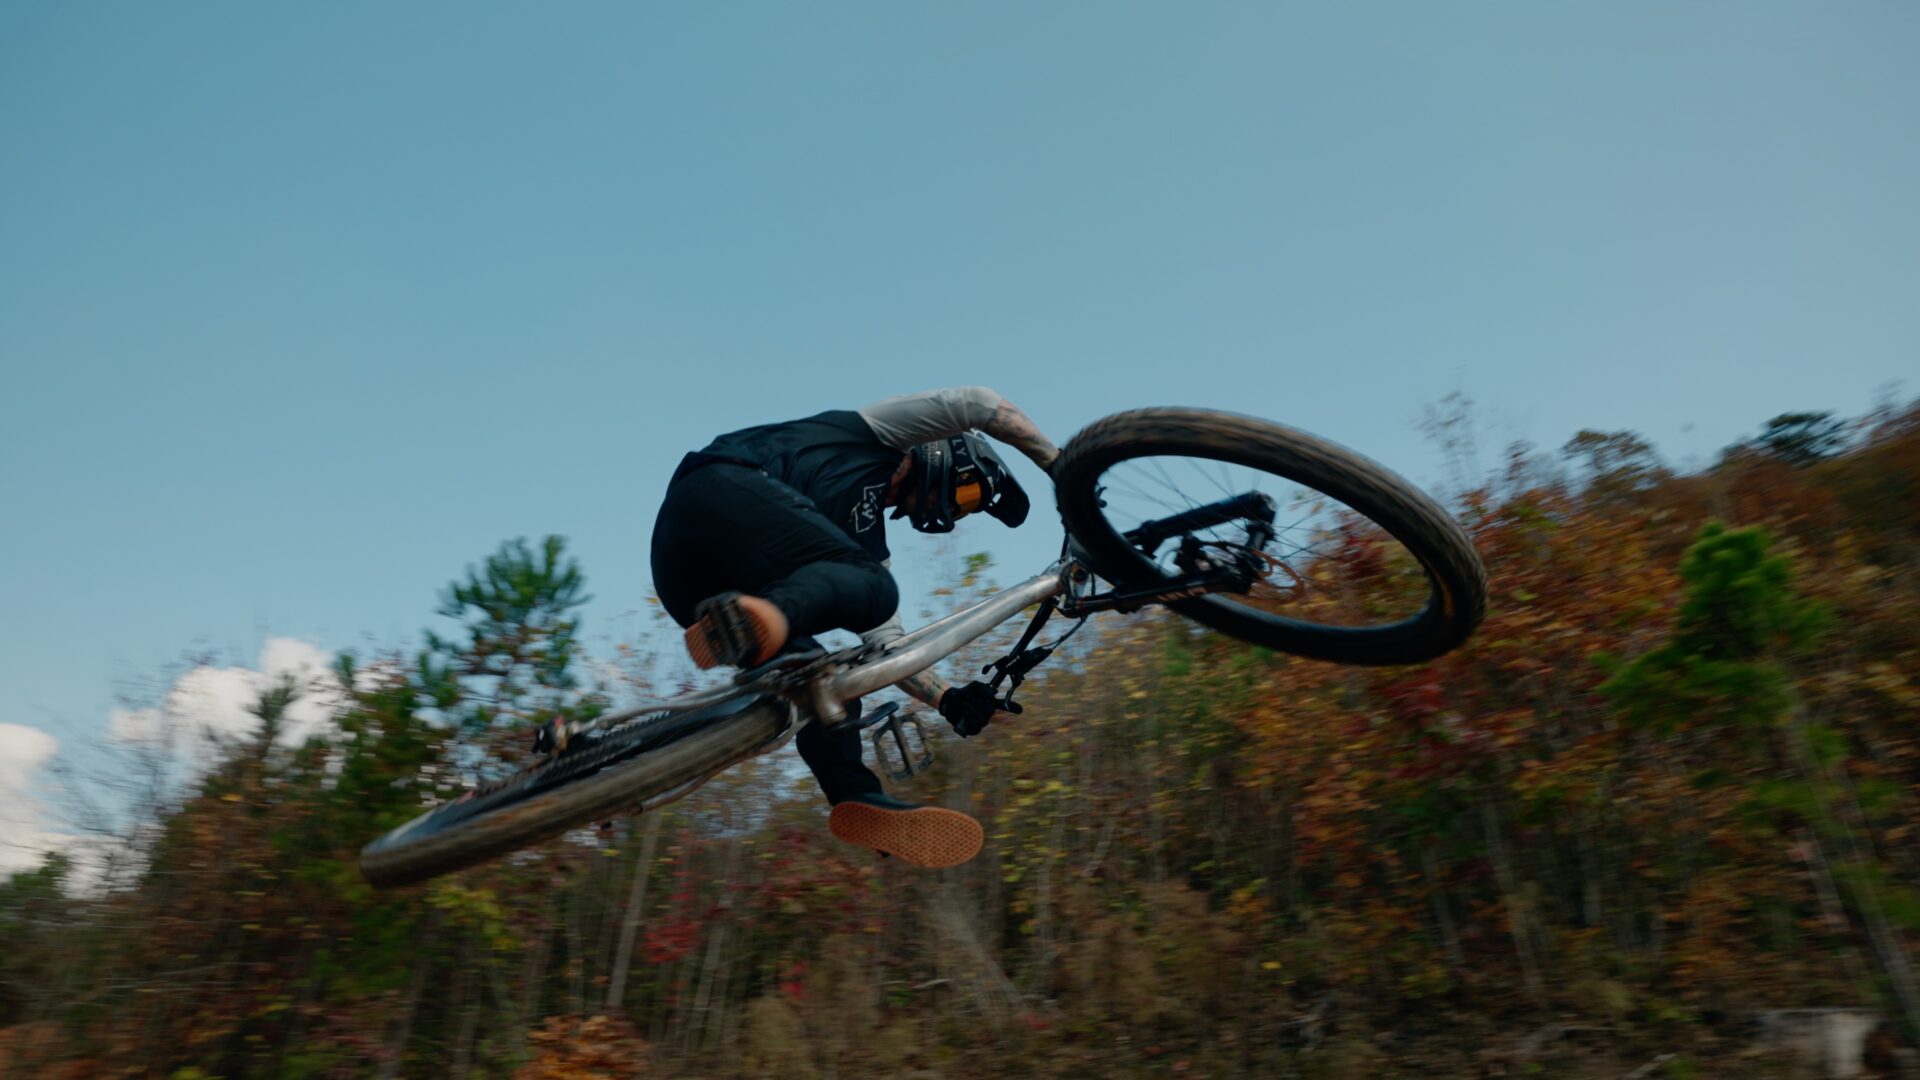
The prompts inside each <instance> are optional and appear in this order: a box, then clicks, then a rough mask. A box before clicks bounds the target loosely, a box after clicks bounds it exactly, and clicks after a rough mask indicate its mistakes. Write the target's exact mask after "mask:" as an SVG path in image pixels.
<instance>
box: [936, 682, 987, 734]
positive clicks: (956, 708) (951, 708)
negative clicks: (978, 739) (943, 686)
mask: <svg viewBox="0 0 1920 1080" xmlns="http://www.w3.org/2000/svg"><path fill="white" fill-rule="evenodd" d="M939 709H940V715H941V716H943V717H946V720H947V723H949V724H952V725H953V730H954V731H956V732H958V733H959V735H960V737H961V738H963V739H965V738H971V737H972V736H975V735H978V734H980V733H981V732H982V731H984V730H986V727H987V724H988V722H989V721H991V720H992V719H993V714H994V713H995V712H997V711H999V709H1000V699H999V698H997V697H995V696H994V693H993V687H991V686H988V685H987V684H986V683H983V682H979V681H975V682H970V683H968V684H967V685H965V686H953V687H948V688H947V692H946V693H944V694H941V695H940V705H939Z"/></svg>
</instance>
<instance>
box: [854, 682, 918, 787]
mask: <svg viewBox="0 0 1920 1080" xmlns="http://www.w3.org/2000/svg"><path fill="white" fill-rule="evenodd" d="M902 721H904V722H905V724H907V725H911V726H912V727H913V735H914V741H916V742H918V743H919V744H920V747H919V749H918V750H917V751H916V750H915V749H914V748H913V747H911V746H909V745H908V743H907V734H906V727H905V726H903V724H902ZM860 726H861V727H863V728H867V727H870V728H873V729H874V730H873V734H872V735H869V736H868V738H869V739H871V740H872V741H873V759H874V763H875V764H876V765H878V766H880V768H881V769H882V770H884V771H885V772H886V774H887V777H888V779H891V780H911V779H913V778H914V777H916V776H919V775H920V774H921V773H923V772H926V771H927V770H928V769H929V768H931V767H932V766H933V742H932V740H930V739H928V738H927V729H926V726H925V725H923V724H921V723H920V717H919V716H917V715H915V714H914V713H908V712H901V711H900V703H899V702H897V701H889V702H887V703H886V704H885V705H882V706H880V707H879V708H878V709H875V710H873V712H872V713H871V714H870V715H867V716H864V717H861V718H860ZM888 736H892V739H891V740H890V741H891V742H892V744H893V747H894V750H893V754H892V755H890V754H889V752H888V750H887V744H888V742H889V739H888ZM893 756H897V757H898V759H899V762H900V767H899V768H897V769H896V768H894V767H893V760H892V758H893Z"/></svg>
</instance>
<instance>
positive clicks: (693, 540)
mask: <svg viewBox="0 0 1920 1080" xmlns="http://www.w3.org/2000/svg"><path fill="white" fill-rule="evenodd" d="M975 432H984V433H985V434H987V435H991V436H993V437H994V438H995V439H998V440H1000V441H1001V442H1003V443H1006V444H1007V445H1009V446H1012V447H1014V448H1016V449H1018V450H1019V451H1020V452H1021V453H1023V454H1025V455H1026V456H1027V457H1028V458H1030V459H1032V460H1033V462H1034V464H1036V465H1038V466H1040V467H1041V468H1042V469H1047V468H1049V467H1050V466H1052V464H1053V461H1054V459H1055V458H1057V457H1058V456H1059V455H1060V451H1059V449H1058V448H1057V447H1055V446H1054V445H1053V443H1052V442H1051V441H1049V440H1048V439H1047V437H1046V436H1045V435H1043V434H1041V432H1040V429H1039V428H1037V427H1035V426H1034V423H1033V421H1032V420H1029V419H1028V418H1027V416H1026V414H1025V413H1022V412H1021V411H1020V410H1019V409H1018V408H1016V407H1014V405H1013V403H1012V402H1010V401H1007V400H1006V399H1005V398H1002V397H1001V396H1000V395H999V394H996V393H994V392H993V391H992V390H989V389H987V388H986V387H983V386H962V387H954V388H951V389H947V390H934V391H929V392H927V393H920V394H906V395H903V396H901V397H895V398H888V399H886V400H885V401H878V402H875V403H873V404H871V405H868V406H866V407H864V408H861V409H857V410H833V411H829V412H823V413H819V414H817V415H815V416H809V417H806V418H804V419H800V420H790V421H787V422H785V423H779V424H763V425H761V426H759V427H751V428H745V429H743V430H740V431H735V432H732V433H731V434H727V435H722V436H720V437H719V438H717V439H715V440H714V441H713V442H712V443H710V444H709V445H708V446H707V447H706V448H705V449H704V450H699V451H696V452H694V453H691V454H688V455H687V456H686V458H685V459H684V460H682V461H681V463H680V467H679V468H678V469H677V470H676V471H675V472H674V474H673V479H672V481H671V482H670V483H669V484H668V485H667V494H666V499H665V501H664V502H663V503H662V504H661V506H660V515H659V518H658V519H657V520H656V521H655V523H654V528H653V580H654V584H655V586H656V587H657V588H658V589H659V591H660V602H661V604H662V605H664V606H665V607H666V609H667V614H669V615H671V616H672V617H673V619H674V621H675V622H677V623H679V624H680V625H681V626H683V627H686V637H687V649H688V651H689V652H690V653H692V655H693V659H694V662H695V663H696V664H699V665H700V666H701V667H704V668H710V667H717V666H719V665H722V664H727V665H733V666H736V667H752V666H754V665H756V664H761V663H764V662H766V661H768V660H770V659H772V658H773V657H775V656H777V655H779V654H780V653H782V652H787V651H797V650H804V649H810V648H813V647H815V646H814V642H813V641H812V639H811V635H813V634H818V633H822V632H824V631H827V630H850V631H853V632H854V633H857V634H859V635H860V638H861V640H862V641H864V642H867V643H868V644H884V643H886V642H889V641H892V640H894V639H895V638H898V637H900V636H901V633H902V631H901V627H900V618H899V615H898V608H899V603H900V593H899V589H898V588H897V587H896V586H895V585H894V581H893V575H892V573H891V572H890V571H889V570H888V550H887V540H886V519H887V515H886V514H885V513H884V511H885V510H886V509H887V508H889V507H891V508H892V510H893V513H892V515H891V516H892V517H893V518H896V519H897V518H900V517H906V518H907V519H908V520H909V521H910V522H911V523H912V525H913V527H914V528H915V529H917V530H919V531H921V532H926V533H943V532H947V531H949V530H951V529H952V528H953V523H954V521H955V520H957V519H959V518H962V517H965V516H966V515H968V514H971V513H975V512H979V511H985V512H986V513H987V514H989V515H991V516H993V517H995V518H998V519H999V520H1000V521H1002V522H1004V523H1005V524H1006V525H1008V526H1009V527H1011V526H1017V525H1019V524H1020V523H1021V522H1022V521H1024V520H1026V517H1027V510H1028V500H1027V495H1026V492H1024V491H1022V490H1021V488H1020V485H1019V483H1018V482H1017V481H1016V480H1015V479H1014V477H1013V474H1012V472H1010V471H1009V470H1008V469H1007V467H1006V465H1005V463H1004V462H1002V461H1001V460H1000V458H999V457H998V455H996V454H995V453H994V451H993V449H992V446H991V445H990V444H989V443H988V442H987V441H986V440H985V439H983V438H981V437H980V436H979V435H978V434H975ZM898 687H899V689H901V690H903V691H905V692H906V693H907V694H909V695H911V696H913V697H914V698H917V699H919V700H920V701H923V702H925V703H926V704H928V705H931V706H933V707H934V708H935V709H937V710H939V713H940V715H941V716H943V717H945V718H946V720H947V722H948V723H949V724H951V725H953V729H954V730H955V731H956V732H958V733H959V734H960V735H961V736H963V737H966V736H972V735H977V734H979V733H980V731H981V730H982V729H983V728H985V727H986V726H987V723H988V722H989V721H990V720H991V719H992V718H993V714H994V713H995V712H996V711H997V710H998V708H999V705H1000V702H999V700H998V699H997V698H996V697H995V696H994V692H993V690H992V688H991V687H989V686H988V685H987V684H986V683H983V682H979V681H975V682H970V683H968V684H967V685H965V686H960V687H954V686H950V685H948V684H947V682H946V681H945V680H943V679H941V678H940V677H939V676H938V675H936V674H935V673H933V672H932V671H925V672H921V673H920V674H918V675H915V676H912V677H911V678H908V679H906V680H904V681H902V682H900V683H899V684H898ZM847 713H848V717H849V719H852V718H857V717H858V716H859V715H860V703H859V702H858V701H853V702H848V703H847ZM795 742H796V745H797V746H798V747H799V750H800V756H801V758H802V759H804V760H805V761H806V763H807V766H808V767H809V768H811V769H812V770H813V775H814V778H815V779H817V780H818V781H819V782H820V789H821V790H822V791H823V792H825V794H826V796H827V802H828V803H830V804H831V805H832V806H833V810H832V813H831V815H830V817H829V824H830V826H831V828H832V829H833V834H834V835H835V836H837V837H839V838H840V839H842V840H845V841H847V842H849V843H853V844H859V845H861V846H864V847H869V848H873V849H874V850H876V851H880V852H883V853H886V854H889V855H894V856H897V857H899V858H901V859H904V860H906V861H907V862H911V863H913V864H915V865H918V866H927V867H943V866H954V865H957V864H959V863H963V862H966V861H967V860H968V859H971V858H973V857H974V855H975V854H977V853H978V852H979V850H980V844H981V839H982V834H981V830H980V823H979V822H977V821H975V820H974V819H973V818H972V817H970V816H968V815H966V814H963V813H960V812H958V811H955V810H946V809H943V808H940V807H934V806H923V805H919V804H914V803H907V802H902V801H900V800H898V799H894V798H890V797H889V796H887V795H886V794H885V793H884V792H883V791H882V789H881V785H880V778H879V777H877V776H875V775H874V774H873V772H872V771H871V770H869V769H868V768H867V767H866V766H865V765H864V764H862V762H861V760H860V744H861V739H860V735H859V732H857V731H855V730H853V729H852V728H850V727H849V728H846V729H842V730H833V731H830V730H828V729H826V728H825V727H824V726H822V725H819V724H811V725H808V726H807V727H806V728H805V729H803V730H802V731H801V732H800V735H799V737H798V738H797V739H796V740H795Z"/></svg>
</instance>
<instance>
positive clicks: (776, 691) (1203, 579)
mask: <svg viewBox="0 0 1920 1080" xmlns="http://www.w3.org/2000/svg"><path fill="white" fill-rule="evenodd" d="M1272 513H1273V505H1272V501H1271V500H1270V499H1268V498H1267V497H1266V496H1264V495H1260V494H1258V493H1254V494H1249V495H1242V496H1235V497H1231V498H1228V499H1225V500H1222V501H1220V502H1217V503H1214V504H1212V505H1209V506H1203V507H1197V508H1195V509H1193V510H1189V511H1185V512H1183V513H1181V514H1178V515H1176V516H1174V517H1172V518H1169V519H1167V520H1166V521H1164V522H1151V523H1149V524H1148V525H1147V526H1143V530H1144V529H1147V528H1154V529H1157V530H1158V531H1156V532H1153V533H1152V534H1151V535H1147V534H1145V533H1144V532H1139V531H1137V532H1136V534H1135V536H1134V537H1133V539H1135V540H1136V541H1137V542H1139V543H1141V544H1143V546H1145V547H1146V548H1148V549H1149V550H1151V549H1152V548H1153V547H1156V546H1158V544H1159V543H1160V542H1161V541H1162V540H1164V539H1166V538H1167V537H1170V536H1173V535H1176V534H1177V533H1178V532H1179V531H1180V530H1182V529H1186V528H1195V527H1202V526H1205V525H1208V524H1217V523H1220V522H1223V521H1228V520H1234V519H1236V518H1240V517H1242V516H1246V515H1249V514H1251V515H1255V516H1256V517H1261V516H1263V517H1264V518H1265V519H1266V520H1267V521H1268V522H1269V523H1270V522H1271V518H1272ZM1093 581H1094V576H1093V574H1092V573H1091V571H1089V570H1088V569H1087V568H1086V567H1085V566H1083V565H1082V564H1081V563H1080V561H1079V560H1078V558H1077V557H1076V553H1075V551H1074V548H1073V547H1072V545H1071V543H1068V544H1067V545H1065V546H1064V547H1063V553H1062V556H1061V558H1060V560H1059V561H1057V562H1055V563H1054V564H1053V565H1051V566H1049V567H1047V568H1046V569H1045V570H1043V571H1041V572H1040V573H1038V574H1035V575H1034V576H1032V577H1030V578H1028V579H1027V580H1025V581H1022V582H1020V583H1019V584H1017V585H1014V586H1012V587H1011V588H1007V589H1003V590H1001V591H1000V592H997V593H995V594H993V595H992V596H989V597H986V598H984V599H982V600H980V601H978V602H977V603H974V604H970V605H968V606H966V607H964V608H961V609H960V610H959V611H956V612H954V613H953V614H951V615H948V616H946V617H945V618H942V619H937V620H935V621H933V622H930V623H928V624H927V625H925V626H922V627H920V628H918V629H916V630H914V631H913V632H911V633H908V634H903V635H902V636H900V637H899V638H897V639H895V640H894V641H891V642H888V643H887V644H885V645H880V646H871V645H862V646H860V647H858V648H854V649H847V650H843V651H841V652H836V653H827V654H814V655H804V656H798V657H781V658H778V659H775V660H774V661H772V662H770V663H767V664H764V665H761V666H760V667H758V668H755V669H753V670H750V671H744V672H741V673H740V674H739V675H737V676H735V677H734V681H733V682H732V683H731V684H724V685H720V686H714V687H709V688H707V689H705V690H697V691H694V692H693V693H690V694H682V695H680V696H679V697H676V698H671V699H669V700H667V701H663V702H655V703H651V704H647V705H641V706H637V707H635V708H631V709H623V710H620V711H617V712H610V713H604V714H602V715H601V716H598V717H596V718H594V719H593V720H591V721H589V722H588V723H587V724H586V725H585V726H584V727H583V728H581V729H580V730H582V731H586V730H592V729H595V728H604V727H609V726H612V725H615V724H623V723H626V722H627V721H629V720H634V719H637V718H639V717H642V716H648V715H652V716H655V717H659V718H660V719H662V720H665V719H670V718H672V717H675V716H680V715H684V714H685V713H688V712H691V711H693V710H695V709H702V708H707V707H709V706H713V705H718V704H720V703H721V702H724V701H730V700H733V699H735V698H738V697H740V696H742V695H747V694H756V695H773V696H777V697H779V698H780V699H782V700H783V701H784V702H785V703H786V706H787V710H788V723H787V725H786V727H785V729H784V730H782V731H781V732H780V734H779V735H778V736H776V737H775V738H773V739H771V740H769V741H768V742H766V743H764V744H762V745H761V746H759V747H757V748H755V749H754V750H752V751H750V752H748V753H746V754H743V755H741V756H739V757H736V758H734V759H733V760H731V761H727V762H724V763H722V764H720V765H717V766H715V767H714V768H713V769H712V770H710V771H708V772H707V773H706V774H705V775H704V776H702V777H701V778H700V779H698V780H695V781H692V782H691V783H688V784H685V785H682V786H681V787H678V788H676V789H674V790H673V791H671V792H667V793H663V794H661V795H659V796H656V797H654V798H652V799H649V800H647V801H646V803H645V804H644V807H645V808H648V809H650V808H652V807H653V806H656V805H660V804H662V803H666V802H671V801H673V800H675V799H678V798H681V797H682V796H685V795H687V794H689V793H690V792H692V791H693V790H694V789H696V788H698V787H699V786H700V785H701V784H704V783H705V782H706V781H707V780H710V779H712V778H713V777H715V776H717V775H719V774H720V773H722V772H724V771H726V770H727V769H730V768H732V767H733V766H734V765H737V764H739V763H740V762H742V761H745V760H747V759H748V758H752V757H759V756H761V755H763V754H767V753H771V752H772V751H774V750H777V749H779V748H780V747H781V746H783V745H785V744H786V743H787V742H788V741H789V740H791V739H792V738H793V737H794V736H795V735H797V734H798V733H799V732H800V729H801V728H803V727H805V726H806V725H807V724H809V723H816V722H817V723H823V724H827V725H829V726H833V725H836V724H840V723H841V722H843V721H844V720H845V719H846V715H847V711H846V708H845V706H846V703H847V702H849V701H852V700H854V699H855V698H859V697H863V696H865V695H867V694H871V693H873V692H874V691H876V690H883V689H885V688H887V687H889V686H894V685H896V684H898V683H899V682H901V681H902V680H904V679H907V678H910V677H912V676H914V675H917V674H919V673H920V672H922V671H925V670H927V669H928V668H931V667H932V666H933V665H935V664H937V663H939V662H940V661H942V660H944V659H946V658H947V657H949V656H952V655H953V654H954V653H956V652H959V651H960V650H961V649H963V648H965V647H966V646H968V645H969V644H972V643H973V642H974V641H977V640H979V638H980V637H982V636H983V635H985V634H986V633H987V632H988V631H990V630H992V629H993V628H994V627H996V626H999V625H1000V624H1001V623H1004V622H1006V621H1008V620H1009V619H1012V618H1014V617H1016V616H1018V615H1019V614H1020V613H1021V612H1023V611H1025V610H1026V609H1027V608H1029V607H1032V606H1033V605H1035V604H1041V603H1045V602H1048V601H1054V602H1055V603H1057V604H1058V606H1059V610H1060V611H1061V612H1062V613H1063V614H1065V615H1067V616H1069V617H1085V616H1087V615H1090V614H1092V613H1093V612H1096V611H1123V612H1131V611H1138V610H1139V609H1140V608H1142V607H1144V606H1146V605H1147V604H1151V603H1157V602H1164V601H1167V600H1176V599H1180V598H1183V597H1189V596H1198V595H1201V594H1203V593H1208V592H1215V591H1219V590H1223V589H1224V590H1229V591H1240V592H1244V591H1245V590H1246V588H1247V587H1248V584H1249V578H1248V577H1247V575H1246V573H1245V572H1244V571H1241V570H1236V569H1234V568H1232V567H1223V566H1215V565H1205V566H1199V567H1197V568H1190V569H1189V571H1188V572H1187V573H1184V574H1182V575H1180V576H1179V577H1177V578H1169V579H1168V580H1165V581H1161V582H1157V583H1155V584H1153V585H1151V586H1146V587H1135V588H1114V589H1112V590H1111V591H1108V592H1104V593H1094V592H1093V591H1092V583H1093ZM1037 626H1038V624H1037V623H1036V624H1035V628H1037ZM1032 633H1033V630H1032V629H1030V630H1029V631H1028V637H1029V638H1030V637H1031V636H1032ZM1027 640H1028V639H1027V638H1023V639H1022V640H1021V648H1024V647H1025V645H1026V644H1027ZM1017 651H1019V650H1018V649H1017V650H1016V652H1017ZM1044 656H1045V652H1041V653H1040V654H1039V655H1037V656H1034V657H1031V658H1030V662H1029V663H1027V664H1026V665H1025V666H1024V667H1021V668H1020V670H1021V671H1022V672H1024V671H1025V670H1026V669H1027V668H1030V667H1031V666H1032V663H1037V662H1038V660H1039V659H1041V658H1043V657H1044ZM1008 659H1009V660H1012V659H1013V658H1012V657H1009V658H1008ZM994 682H995V685H996V686H997V685H998V683H999V679H998V678H996V679H995V681H994ZM1018 683H1019V679H1018V678H1016V679H1015V680H1014V685H1016V686H1017V685H1018ZM900 719H901V718H900V717H896V718H894V719H893V720H892V721H891V722H890V723H891V726H892V728H893V730H894V732H895V735H896V737H898V731H899V728H898V724H899V720H900ZM909 719H910V718H909ZM643 722H644V721H643ZM915 723H917V721H915ZM922 739H923V745H924V732H923V733H922ZM903 749H904V747H903ZM912 771H914V770H909V774H911V772H912Z"/></svg>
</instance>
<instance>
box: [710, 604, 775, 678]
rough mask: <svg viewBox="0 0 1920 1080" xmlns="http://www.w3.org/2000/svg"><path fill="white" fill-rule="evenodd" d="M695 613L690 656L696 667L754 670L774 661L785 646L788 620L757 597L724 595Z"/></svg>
mask: <svg viewBox="0 0 1920 1080" xmlns="http://www.w3.org/2000/svg"><path fill="white" fill-rule="evenodd" d="M693 610H694V621H693V625H692V626H689V627H687V653H688V655H690V656H692V657H693V662H694V665H695V666H697V667H701V668H715V667H719V666H720V665H722V664H727V665H731V666H733V667H753V666H754V665H756V664H761V663H764V662H766V661H767V660H770V659H772V658H773V656H774V654H775V653H777V652H779V651H780V646H782V645H784V644H786V636H787V635H786V620H785V618H784V617H783V616H781V615H780V612H779V609H778V608H775V607H774V606H773V605H772V604H771V603H768V602H767V601H765V600H761V599H759V598H758V597H751V596H745V595H742V594H741V593H721V594H720V595H718V596H712V597H708V598H707V599H705V600H702V601H700V606H698V607H696V608H694V609H693Z"/></svg>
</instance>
